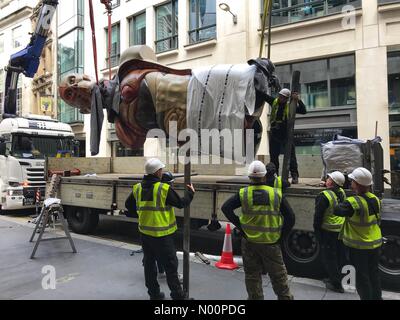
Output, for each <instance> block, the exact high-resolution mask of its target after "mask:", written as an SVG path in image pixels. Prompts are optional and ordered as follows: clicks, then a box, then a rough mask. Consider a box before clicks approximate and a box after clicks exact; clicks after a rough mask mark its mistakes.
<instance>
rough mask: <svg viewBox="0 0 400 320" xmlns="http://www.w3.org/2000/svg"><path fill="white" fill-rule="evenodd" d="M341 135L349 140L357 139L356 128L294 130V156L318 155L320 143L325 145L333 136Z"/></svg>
mask: <svg viewBox="0 0 400 320" xmlns="http://www.w3.org/2000/svg"><path fill="white" fill-rule="evenodd" d="M338 134H339V135H342V136H346V137H349V138H353V139H356V138H357V128H354V127H349V128H326V129H309V130H296V131H295V133H294V144H295V146H296V154H298V155H299V154H303V155H320V154H321V143H326V142H328V141H331V140H333V139H334V137H335V135H338Z"/></svg>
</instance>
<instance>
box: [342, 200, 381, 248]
mask: <svg viewBox="0 0 400 320" xmlns="http://www.w3.org/2000/svg"><path fill="white" fill-rule="evenodd" d="M365 195H366V196H367V198H369V199H376V201H377V202H378V206H379V212H378V213H376V214H371V215H370V212H369V208H368V203H367V201H366V200H365V199H364V198H363V197H361V196H354V197H349V198H347V200H346V201H348V202H349V203H350V204H351V206H352V207H353V209H354V214H353V216H352V217H346V219H345V222H344V225H343V229H342V231H341V234H340V236H339V238H341V239H343V243H344V244H345V245H346V246H348V247H351V248H356V249H375V248H378V247H380V246H381V245H382V233H381V228H380V227H379V221H378V220H380V215H381V201H380V200H379V199H378V197H377V196H375V195H374V194H372V193H371V192H367V193H366V194H365Z"/></svg>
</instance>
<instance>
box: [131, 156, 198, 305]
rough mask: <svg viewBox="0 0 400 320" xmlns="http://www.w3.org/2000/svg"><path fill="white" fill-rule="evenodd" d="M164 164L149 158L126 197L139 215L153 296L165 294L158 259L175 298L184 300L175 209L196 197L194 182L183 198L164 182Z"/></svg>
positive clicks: (188, 187) (148, 287) (155, 297)
mask: <svg viewBox="0 0 400 320" xmlns="http://www.w3.org/2000/svg"><path fill="white" fill-rule="evenodd" d="M164 167H165V165H164V164H163V163H162V162H161V161H160V160H159V159H156V158H152V159H149V160H147V162H146V164H145V172H146V175H145V176H144V178H143V180H142V182H141V183H138V184H135V185H134V186H133V192H132V195H131V196H130V197H128V199H127V200H126V206H127V208H128V207H130V208H133V211H136V212H137V215H138V217H139V232H140V234H141V240H142V248H143V262H144V277H145V284H146V287H147V290H148V294H149V296H150V299H152V300H162V299H164V298H165V294H164V293H163V292H161V291H160V285H159V284H158V281H157V265H156V261H158V262H159V263H161V265H162V266H163V268H164V270H165V273H166V276H167V284H168V287H169V289H170V290H171V298H172V299H173V300H182V299H185V294H184V292H183V289H182V286H181V283H180V281H179V278H178V258H177V256H176V249H175V244H174V234H175V232H176V230H177V225H176V218H175V213H174V208H173V207H176V208H179V209H181V208H184V207H187V206H188V205H189V204H190V202H191V201H192V199H193V196H194V193H195V190H194V188H193V185H187V186H186V187H187V191H188V192H187V193H186V195H185V197H184V198H181V197H180V196H179V195H178V194H177V193H176V192H175V190H174V189H173V188H172V187H171V186H170V185H169V184H168V183H163V182H161V178H162V175H163V173H162V169H163V168H164Z"/></svg>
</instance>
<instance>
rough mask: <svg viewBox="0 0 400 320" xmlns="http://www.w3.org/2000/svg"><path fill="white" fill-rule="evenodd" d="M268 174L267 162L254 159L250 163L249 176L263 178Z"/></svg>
mask: <svg viewBox="0 0 400 320" xmlns="http://www.w3.org/2000/svg"><path fill="white" fill-rule="evenodd" d="M266 174H267V169H265V164H264V163H262V162H261V161H258V160H256V161H253V162H252V163H250V165H249V169H248V176H249V177H251V178H262V177H264V176H265V175H266Z"/></svg>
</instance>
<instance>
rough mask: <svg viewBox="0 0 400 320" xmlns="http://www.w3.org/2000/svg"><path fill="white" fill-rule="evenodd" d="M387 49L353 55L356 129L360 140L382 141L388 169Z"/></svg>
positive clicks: (367, 50) (385, 163)
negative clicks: (376, 126)
mask: <svg viewBox="0 0 400 320" xmlns="http://www.w3.org/2000/svg"><path fill="white" fill-rule="evenodd" d="M387 77H388V76H387V50H386V47H375V48H368V49H363V50H358V51H357V52H356V90H357V126H358V137H359V138H360V139H371V138H373V137H374V136H375V123H376V121H378V136H380V137H381V138H382V140H383V143H382V147H383V150H384V167H385V168H386V169H390V153H389V121H388V119H389V107H388V105H389V102H388V94H387V92H388V81H387Z"/></svg>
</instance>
